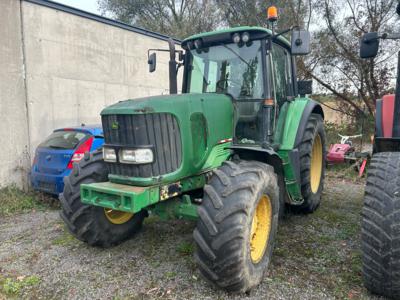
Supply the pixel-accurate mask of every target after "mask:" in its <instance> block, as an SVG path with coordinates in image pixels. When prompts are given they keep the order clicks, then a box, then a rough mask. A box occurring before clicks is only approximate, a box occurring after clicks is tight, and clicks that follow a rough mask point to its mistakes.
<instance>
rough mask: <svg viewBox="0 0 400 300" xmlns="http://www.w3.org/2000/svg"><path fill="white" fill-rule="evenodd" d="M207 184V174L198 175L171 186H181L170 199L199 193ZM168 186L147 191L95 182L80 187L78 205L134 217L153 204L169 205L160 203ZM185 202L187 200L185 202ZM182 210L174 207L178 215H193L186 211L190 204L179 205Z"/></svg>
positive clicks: (153, 187) (159, 186) (145, 188)
mask: <svg viewBox="0 0 400 300" xmlns="http://www.w3.org/2000/svg"><path fill="white" fill-rule="evenodd" d="M205 184H206V174H200V175H197V176H192V177H189V178H185V179H182V180H180V181H179V182H177V183H174V185H179V186H180V191H179V193H176V194H173V195H171V197H170V198H173V199H175V198H176V197H177V196H179V195H181V194H184V193H187V192H189V191H192V190H196V189H201V188H203V187H204V185H205ZM168 186H169V185H155V186H148V187H137V186H130V185H127V184H118V183H113V182H97V183H90V184H81V186H80V189H81V201H82V203H84V204H88V205H95V206H101V207H105V208H111V209H114V210H120V211H125V212H130V213H137V212H139V211H141V210H142V209H144V208H147V207H149V206H151V205H153V204H157V203H163V202H170V201H171V200H169V199H162V197H161V191H162V190H163V189H166V190H168ZM186 200H187V199H186ZM178 203H180V204H182V205H183V206H182V207H177V208H176V209H178V210H179V211H180V212H181V214H186V213H185V212H186V211H189V214H190V215H193V208H192V207H189V206H190V205H192V204H191V202H190V201H189V202H182V201H180V202H178Z"/></svg>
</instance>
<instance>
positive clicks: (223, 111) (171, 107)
mask: <svg viewBox="0 0 400 300" xmlns="http://www.w3.org/2000/svg"><path fill="white" fill-rule="evenodd" d="M149 113H170V114H172V115H174V116H175V118H176V120H177V122H178V125H179V129H180V132H181V139H182V164H181V166H180V167H179V169H177V170H176V171H174V172H172V173H169V174H165V175H162V176H157V177H150V178H139V177H124V176H119V175H114V174H110V175H109V179H110V181H112V182H115V183H120V184H129V185H135V186H152V185H156V184H161V183H171V182H176V181H179V180H180V179H181V178H186V177H190V176H193V174H199V173H202V172H203V171H205V170H207V169H211V168H216V167H218V166H219V165H220V164H221V163H222V161H223V160H222V159H226V158H228V156H229V154H230V151H229V150H227V149H226V150H224V149H221V147H220V145H219V143H220V141H221V140H224V139H229V138H232V135H233V104H232V100H231V98H230V97H229V96H226V95H222V94H215V93H213V94H181V95H165V96H155V97H147V98H141V99H137V100H127V101H122V102H119V103H116V104H114V105H111V106H109V107H107V108H105V109H104V110H103V111H102V112H101V114H102V115H114V114H149ZM199 126H200V127H199ZM199 147H201V148H202V149H203V151H202V153H200V152H199V150H198V148H199ZM215 148H216V149H215Z"/></svg>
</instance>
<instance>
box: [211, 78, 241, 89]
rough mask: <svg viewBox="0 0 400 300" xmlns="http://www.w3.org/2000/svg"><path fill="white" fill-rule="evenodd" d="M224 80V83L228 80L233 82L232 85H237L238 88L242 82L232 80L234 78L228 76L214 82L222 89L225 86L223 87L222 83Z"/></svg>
mask: <svg viewBox="0 0 400 300" xmlns="http://www.w3.org/2000/svg"><path fill="white" fill-rule="evenodd" d="M225 82H226V83H228V82H230V83H233V85H234V86H236V87H238V88H241V87H242V84H241V83H240V82H237V81H234V80H232V79H229V78H225V79H220V80H218V81H217V83H216V85H217V88H219V89H221V90H224V89H225V87H224V83H225Z"/></svg>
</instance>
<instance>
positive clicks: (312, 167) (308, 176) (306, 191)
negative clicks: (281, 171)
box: [292, 114, 326, 213]
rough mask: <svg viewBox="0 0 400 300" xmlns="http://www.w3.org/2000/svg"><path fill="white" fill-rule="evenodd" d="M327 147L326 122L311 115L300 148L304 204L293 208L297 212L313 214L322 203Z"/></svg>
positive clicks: (319, 117) (315, 115)
mask: <svg viewBox="0 0 400 300" xmlns="http://www.w3.org/2000/svg"><path fill="white" fill-rule="evenodd" d="M325 145H326V137H325V130H324V121H323V119H322V117H321V116H320V115H318V114H311V116H310V118H309V119H308V122H307V124H306V129H305V131H304V135H303V138H302V140H301V143H300V146H299V151H300V176H301V194H302V196H303V198H304V202H303V204H301V205H296V206H295V205H293V206H292V210H294V211H296V212H301V213H312V212H313V211H315V210H316V209H317V208H318V206H319V204H320V203H321V195H322V190H323V188H324V176H325V166H326V164H325V157H326V150H325V149H326V147H325Z"/></svg>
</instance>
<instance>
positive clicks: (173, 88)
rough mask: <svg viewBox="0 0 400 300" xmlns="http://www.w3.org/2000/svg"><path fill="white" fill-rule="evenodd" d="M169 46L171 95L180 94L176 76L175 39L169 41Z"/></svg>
mask: <svg viewBox="0 0 400 300" xmlns="http://www.w3.org/2000/svg"><path fill="white" fill-rule="evenodd" d="M168 44H169V93H170V94H171V95H172V94H177V93H178V81H177V74H176V65H177V64H176V60H175V53H176V52H175V42H174V40H173V39H171V38H169V39H168Z"/></svg>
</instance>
